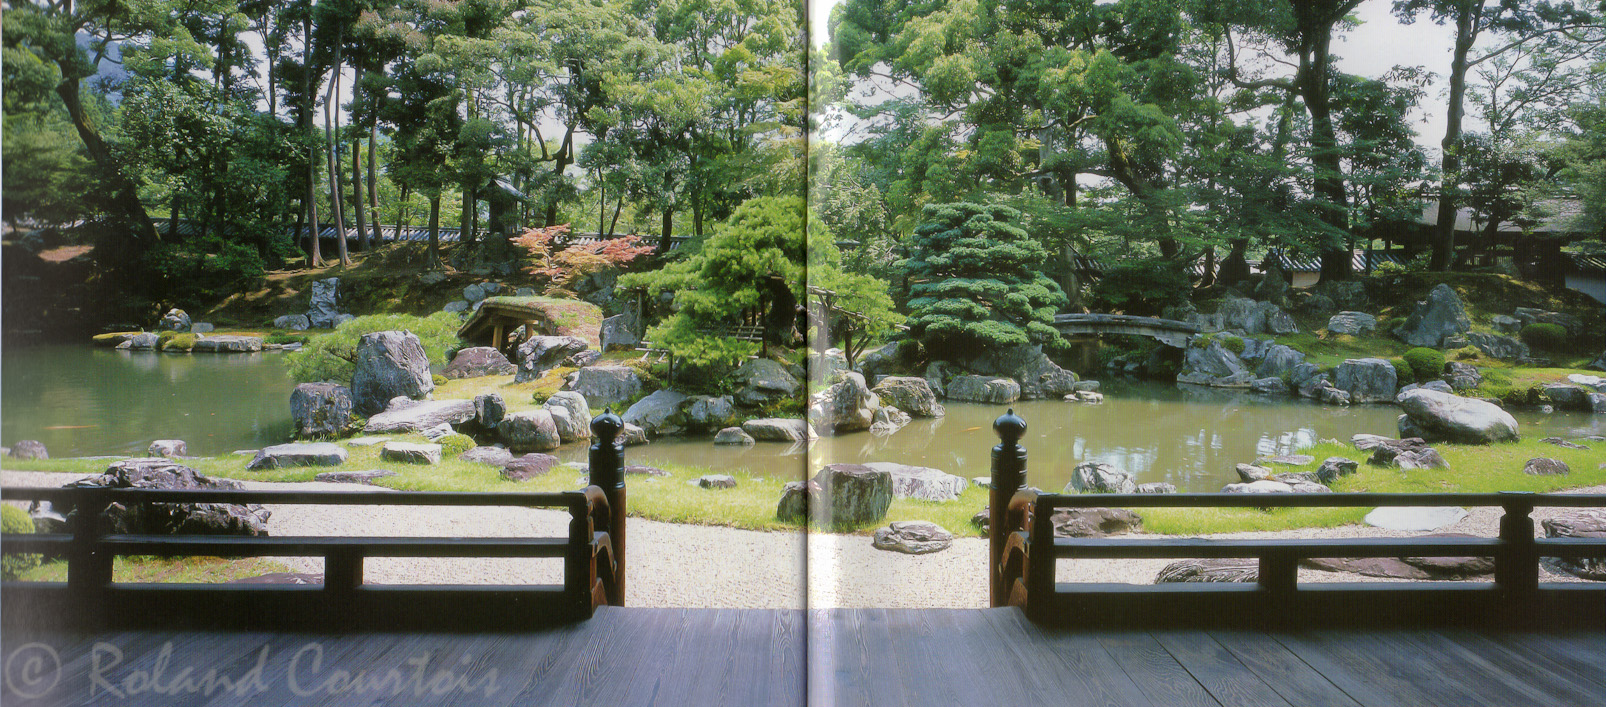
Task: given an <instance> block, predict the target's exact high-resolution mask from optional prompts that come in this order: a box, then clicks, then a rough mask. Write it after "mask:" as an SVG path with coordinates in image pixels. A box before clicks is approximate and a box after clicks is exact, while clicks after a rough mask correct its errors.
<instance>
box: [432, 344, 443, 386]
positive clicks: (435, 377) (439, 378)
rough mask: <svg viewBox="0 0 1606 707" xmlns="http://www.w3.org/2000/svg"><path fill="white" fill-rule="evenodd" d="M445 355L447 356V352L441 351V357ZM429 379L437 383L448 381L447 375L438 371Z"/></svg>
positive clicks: (441, 383)
mask: <svg viewBox="0 0 1606 707" xmlns="http://www.w3.org/2000/svg"><path fill="white" fill-rule="evenodd" d="M445 356H446V352H444V351H443V352H441V357H442V358H444V357H445ZM429 379H430V382H431V383H434V384H435V385H444V384H445V383H446V376H443V375H441V374H439V373H436V374H435V375H432V376H430V377H429Z"/></svg>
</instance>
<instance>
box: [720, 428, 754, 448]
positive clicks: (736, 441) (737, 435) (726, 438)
mask: <svg viewBox="0 0 1606 707" xmlns="http://www.w3.org/2000/svg"><path fill="white" fill-rule="evenodd" d="M757 443H758V440H755V439H753V436H752V435H750V434H747V432H745V431H743V430H742V428H740V427H726V428H725V429H723V430H720V431H719V434H717V435H714V444H729V445H742V446H746V445H749V444H757Z"/></svg>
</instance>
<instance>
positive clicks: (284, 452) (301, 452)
mask: <svg viewBox="0 0 1606 707" xmlns="http://www.w3.org/2000/svg"><path fill="white" fill-rule="evenodd" d="M344 463H346V449H345V447H342V446H340V445H338V444H331V443H329V442H298V443H294V444H276V445H274V446H271V447H264V448H263V449H261V450H258V451H257V454H256V457H254V458H252V459H251V463H249V464H246V465H245V468H246V469H249V470H251V471H260V470H262V469H284V468H288V467H293V466H340V465H341V464H344Z"/></svg>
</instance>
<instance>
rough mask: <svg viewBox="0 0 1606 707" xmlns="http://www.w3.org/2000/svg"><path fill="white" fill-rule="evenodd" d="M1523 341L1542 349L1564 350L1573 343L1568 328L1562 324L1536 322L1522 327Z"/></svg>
mask: <svg viewBox="0 0 1606 707" xmlns="http://www.w3.org/2000/svg"><path fill="white" fill-rule="evenodd" d="M1519 335H1520V336H1521V337H1522V341H1523V343H1525V344H1528V345H1529V346H1532V347H1534V348H1536V349H1539V350H1541V351H1562V350H1565V349H1566V348H1568V346H1569V344H1571V343H1572V342H1571V339H1570V337H1568V336H1567V328H1566V327H1563V326H1561V325H1560V324H1545V323H1542V322H1536V323H1533V324H1529V325H1528V326H1525V327H1523V328H1522V332H1521V333H1520V334H1519Z"/></svg>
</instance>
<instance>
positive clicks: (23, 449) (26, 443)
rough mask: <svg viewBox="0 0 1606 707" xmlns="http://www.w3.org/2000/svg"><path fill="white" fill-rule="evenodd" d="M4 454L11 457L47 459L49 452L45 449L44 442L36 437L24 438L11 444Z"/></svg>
mask: <svg viewBox="0 0 1606 707" xmlns="http://www.w3.org/2000/svg"><path fill="white" fill-rule="evenodd" d="M6 456H8V457H11V458H12V459H49V458H50V452H49V451H48V450H46V449H45V443H44V442H40V441H39V440H37V439H25V440H21V441H19V442H17V443H16V444H13V445H11V449H9V450H7V451H6Z"/></svg>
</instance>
